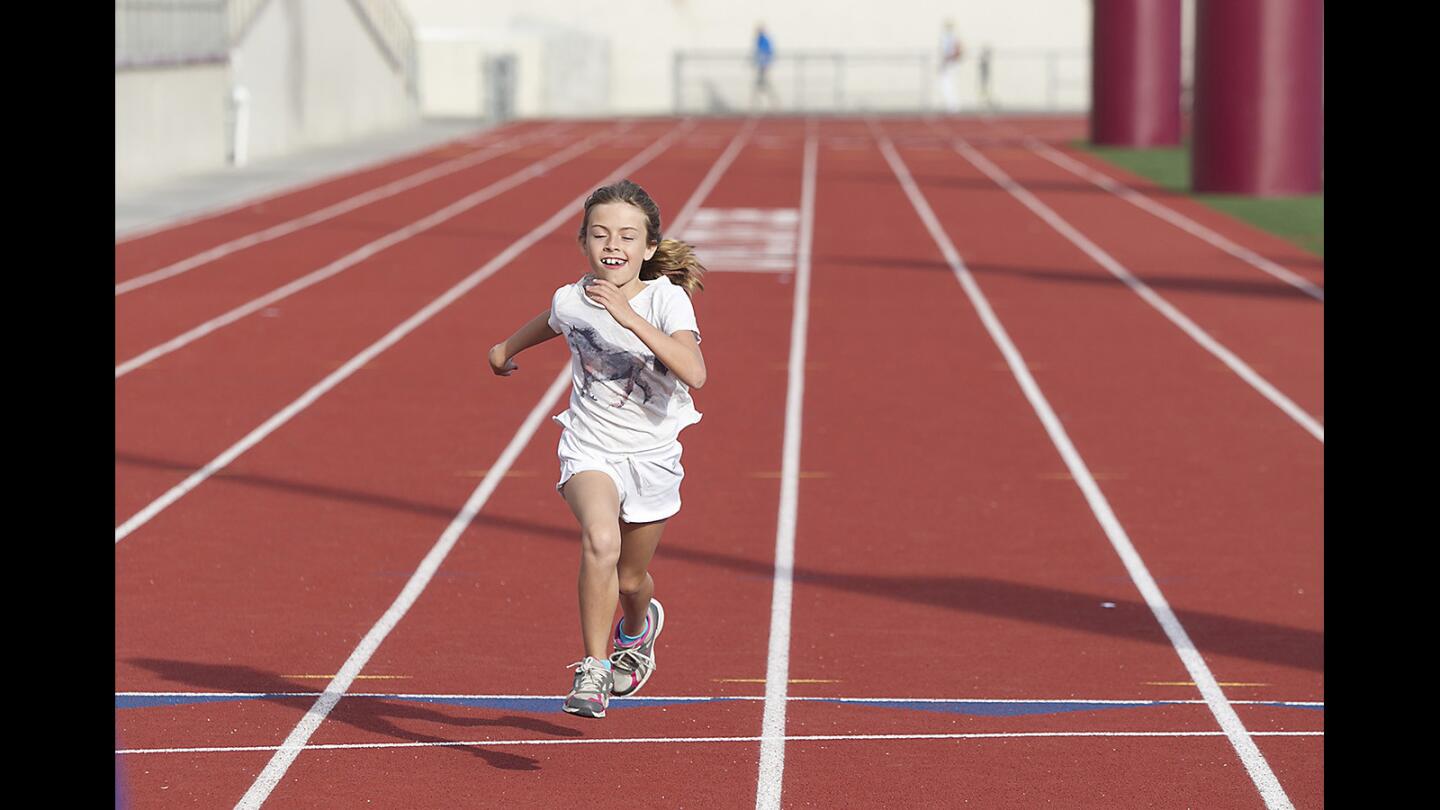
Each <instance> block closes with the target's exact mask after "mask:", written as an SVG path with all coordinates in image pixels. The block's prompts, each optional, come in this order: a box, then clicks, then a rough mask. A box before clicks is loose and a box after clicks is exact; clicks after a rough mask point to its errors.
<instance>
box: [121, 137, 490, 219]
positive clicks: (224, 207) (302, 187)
mask: <svg viewBox="0 0 1440 810" xmlns="http://www.w3.org/2000/svg"><path fill="white" fill-rule="evenodd" d="M515 128H516V127H508V128H507V127H498V128H496V129H491V130H487V131H485V132H480V133H475V134H470V135H458V136H456V137H454V138H451V139H450V140H448V141H443V142H441V143H437V144H433V145H430V146H422V147H418V148H416V149H415V150H414V151H411V152H405V153H403V154H399V155H387V156H385V157H381V158H379V159H377V160H372V161H370V162H368V163H363V164H361V165H358V166H353V167H349V168H346V169H344V170H343V171H342V172H341V175H342V176H349V175H355V174H361V173H364V172H368V171H373V170H375V169H378V168H380V167H381V166H387V165H389V164H391V163H398V162H400V161H404V160H413V159H414V158H417V157H422V156H424V155H428V154H430V153H432V152H440V151H443V150H446V149H453V148H454V147H456V146H468V147H471V148H475V149H479V148H482V147H484V146H489V145H491V144H489V143H485V141H487V140H493V141H499V140H502V139H504V138H508V137H510V136H511V135H512V134H513V133H512V132H511V131H510V130H513V129H515ZM334 179H335V175H325V176H323V177H316V178H314V179H310V180H304V181H301V182H299V183H296V184H295V185H292V186H286V187H284V188H281V189H276V190H271V191H266V192H264V193H261V194H258V195H256V196H254V197H247V198H245V199H243V200H239V201H237V202H227V203H221V204H219V205H217V206H215V207H214V208H206V209H202V210H199V211H195V212H193V213H190V214H185V215H183V216H180V217H176V218H175V219H167V220H165V221H164V222H159V223H156V224H154V225H146V226H141V227H139V228H136V229H134V230H128V231H126V232H125V233H122V234H116V236H115V244H116V245H123V244H125V243H126V242H133V241H135V240H137V239H143V238H145V237H147V236H154V235H155V234H157V233H160V232H162V231H168V230H170V229H171V228H183V227H185V226H186V225H193V224H195V223H196V222H200V221H202V220H206V219H213V218H215V217H220V216H224V215H225V214H230V213H233V212H235V211H238V210H240V209H241V208H248V207H250V206H252V205H258V204H260V203H263V202H268V201H270V200H278V199H280V198H281V197H286V196H289V195H291V194H296V193H299V192H301V191H306V190H308V189H312V188H315V187H316V186H319V185H321V184H323V183H328V182H330V181H331V180H334Z"/></svg>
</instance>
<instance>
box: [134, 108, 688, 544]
mask: <svg viewBox="0 0 1440 810" xmlns="http://www.w3.org/2000/svg"><path fill="white" fill-rule="evenodd" d="M692 126H694V121H693V120H691V119H686V120H685V121H684V122H683V123H682V124H680V126H678V127H676V128H674V129H672V130H670V132H669V133H667V134H666V135H664V136H663V137H661V138H660V139H658V140H657V141H655V143H653V144H651V145H650V146H649V148H647V149H645V150H644V151H642V152H641V153H640V154H638V155H636V156H635V157H633V158H631V159H630V160H629V161H628V162H626V163H625V164H624V165H622V166H621V167H620V168H619V169H617V170H615V171H614V172H612V173H611V174H610V175H607V176H606V178H605V179H603V180H601V181H600V182H599V183H597V184H596V185H604V184H605V183H606V182H609V180H610V178H612V177H623V176H624V175H625V174H626V173H628V172H632V171H634V170H635V169H637V168H639V167H640V166H643V165H645V164H646V163H648V162H649V161H650V160H651V159H652V158H653V157H655V155H657V154H659V153H660V152H661V151H663V150H664V149H666V148H668V147H669V146H670V143H671V142H672V141H674V140H675V139H676V138H678V137H679V136H680V135H681V134H682V133H684V132H685V131H686V130H688V129H689V128H690V127H692ZM584 202H585V196H584V195H581V196H580V197H578V198H576V199H575V200H572V201H571V202H568V203H566V204H565V205H564V206H563V207H562V208H561V209H560V210H559V211H557V212H556V213H555V214H554V215H552V216H551V217H550V219H548V220H546V221H545V222H544V223H542V224H541V225H539V226H538V227H536V228H535V229H534V230H532V231H530V232H529V233H528V234H526V235H525V236H523V237H521V238H520V239H519V240H518V241H516V242H514V243H512V244H511V245H510V246H509V247H507V248H506V249H505V250H503V251H501V252H500V253H499V254H498V255H496V256H495V258H493V259H491V260H490V261H488V262H486V263H485V265H484V266H483V267H481V268H480V269H478V270H476V271H475V272H473V273H471V274H470V275H469V276H466V277H465V278H464V279H463V280H461V281H460V282H459V283H458V284H456V285H455V286H453V287H451V288H450V289H449V290H446V291H445V292H444V293H442V294H441V295H440V296H439V297H438V298H436V299H435V300H433V301H431V302H430V303H429V304H426V305H425V306H424V307H422V308H421V309H420V311H419V312H416V313H415V314H414V315H411V316H410V317H409V318H407V319H406V320H405V322H404V323H402V324H400V325H399V326H397V327H395V328H394V329H392V330H391V331H390V332H389V333H388V334H386V335H385V336H384V337H382V338H380V339H379V340H377V341H375V342H374V343H372V344H370V345H369V346H368V347H366V348H365V349H364V350H362V351H361V352H360V353H359V354H357V355H355V356H354V357H352V358H350V360H349V361H348V362H346V363H345V365H343V366H341V367H340V368H338V369H336V370H335V371H333V372H331V373H330V374H329V375H328V376H326V377H325V379H323V380H321V381H320V382H318V383H316V384H315V385H314V386H313V387H311V388H310V390H308V391H306V392H305V393H304V394H301V395H300V397H299V398H298V399H296V400H295V401H294V402H291V403H290V404H289V405H287V406H285V407H284V408H283V409H282V410H281V411H280V412H279V413H276V414H275V415H274V416H272V417H270V418H269V419H267V420H265V422H264V424H262V425H260V426H259V427H257V428H255V429H254V430H252V431H250V433H248V434H247V435H246V436H245V437H244V438H243V439H241V440H240V441H238V442H236V443H235V444H233V445H231V446H230V447H229V449H227V450H225V452H223V453H221V454H220V455H218V456H216V457H215V458H214V459H213V460H211V461H210V462H209V463H208V464H206V465H205V466H204V467H201V468H200V469H198V470H196V471H195V472H193V473H191V474H190V476H189V477H187V478H186V479H185V480H184V481H181V482H180V483H179V484H176V485H175V486H174V487H171V488H170V490H169V491H168V492H166V493H165V494H164V495H161V496H160V497H159V498H156V499H155V500H154V501H152V502H151V503H150V504H149V505H148V506H146V507H145V508H144V509H141V510H140V511H139V512H137V513H135V514H134V515H133V516H131V517H130V518H129V519H128V520H126V521H125V522H124V523H122V524H121V525H120V526H118V527H116V529H115V542H116V543H119V542H120V541H121V540H123V539H125V538H126V537H127V536H129V534H130V533H131V532H133V531H135V530H136V529H138V528H140V527H141V526H143V525H145V524H146V523H148V522H149V521H150V519H151V518H153V517H155V516H156V515H158V514H159V513H160V512H161V511H163V510H164V509H165V508H166V507H168V506H170V504H172V503H174V502H175V501H177V500H179V499H180V498H181V497H183V496H184V495H185V494H186V493H188V492H190V490H192V489H194V488H196V487H198V486H200V484H202V483H204V482H205V480H206V479H207V478H209V477H210V476H212V475H214V474H215V473H216V472H217V471H219V470H221V469H223V468H224V467H225V466H226V465H228V464H230V462H232V461H234V460H235V459H236V458H238V457H239V456H240V455H241V454H242V453H244V452H245V451H247V450H249V449H250V448H251V447H254V446H255V445H257V444H259V443H260V442H261V440H263V439H264V438H265V437H266V436H269V435H270V434H271V433H273V432H275V431H276V430H277V429H278V428H279V427H280V426H281V425H283V424H285V423H286V422H288V421H290V419H291V418H292V417H294V416H295V415H296V414H298V413H300V412H301V411H303V410H305V409H306V408H308V407H310V405H311V403H313V402H315V400H317V399H319V398H320V397H322V396H324V395H325V393H326V392H328V391H329V390H330V389H331V388H334V387H335V386H337V385H339V384H340V383H341V382H342V381H343V380H345V379H346V378H347V377H349V376H350V375H351V374H354V373H355V371H356V370H358V369H359V368H360V367H362V366H364V365H365V364H366V363H368V362H370V361H371V360H372V359H374V358H375V357H376V356H377V355H379V354H380V353H381V352H383V351H385V350H386V349H388V348H390V347H391V346H393V345H395V344H396V343H397V342H399V341H400V339H401V338H403V337H405V336H406V335H408V334H410V332H412V331H414V330H415V329H416V328H418V327H419V326H420V325H421V324H423V323H425V322H426V321H428V320H430V319H431V318H432V317H434V316H435V315H436V314H437V313H439V312H440V311H441V310H443V309H445V308H446V307H448V306H450V305H451V304H453V303H455V302H456V301H458V300H459V299H460V297H461V296H463V295H465V294H466V293H468V292H469V291H470V290H472V289H474V287H475V286H476V285H477V284H479V283H480V282H482V281H484V280H485V279H487V278H489V277H490V276H491V275H492V274H493V273H495V271H497V270H499V269H500V268H502V267H504V266H505V265H507V264H509V263H510V261H511V260H513V259H514V258H515V257H516V256H519V255H520V254H521V253H523V252H525V251H526V250H528V249H529V248H530V247H531V246H532V245H534V244H535V243H536V242H538V241H540V240H541V239H542V238H544V237H545V236H546V235H548V234H549V233H550V232H551V231H553V230H555V229H556V228H558V227H559V226H560V224H561V223H562V222H564V221H565V219H566V218H567V217H570V216H573V215H574V209H575V207H576V206H578V205H582V204H583V203H584ZM487 479H488V476H487Z"/></svg>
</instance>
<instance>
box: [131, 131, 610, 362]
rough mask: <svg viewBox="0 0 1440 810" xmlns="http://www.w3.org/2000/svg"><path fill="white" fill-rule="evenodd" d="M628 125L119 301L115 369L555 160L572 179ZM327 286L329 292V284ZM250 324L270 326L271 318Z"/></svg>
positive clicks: (556, 144) (407, 194)
mask: <svg viewBox="0 0 1440 810" xmlns="http://www.w3.org/2000/svg"><path fill="white" fill-rule="evenodd" d="M623 126H624V125H623V124H619V125H614V126H602V125H597V126H595V127H593V128H590V129H589V130H588V131H584V132H581V133H578V134H577V135H576V136H575V137H573V138H567V137H560V138H556V139H554V140H551V139H541V140H537V141H536V142H535V143H532V144H529V145H526V146H521V147H519V148H516V149H513V150H511V151H508V152H504V153H501V154H497V155H496V156H495V157H493V158H491V159H490V160H487V161H485V162H482V163H479V164H476V165H473V166H469V167H467V168H465V169H462V170H460V171H457V172H454V173H452V174H449V175H446V176H443V177H439V178H436V179H434V180H432V181H430V182H429V183H425V184H423V185H420V186H418V187H415V188H410V189H407V190H405V191H402V192H400V193H398V194H395V195H394V196H391V197H388V198H384V199H380V200H375V201H373V202H370V203H369V204H367V205H363V206H361V207H359V208H357V209H355V210H351V211H348V212H345V213H343V214H340V215H339V216H336V217H334V218H332V219H329V220H327V221H324V222H320V223H317V224H315V225H312V226H310V227H307V228H303V229H301V230H299V231H295V232H292V233H289V234H286V235H284V236H281V237H278V238H276V239H272V240H270V241H267V242H262V243H259V244H256V245H253V246H251V247H248V248H246V249H244V250H240V251H237V252H234V253H231V254H229V255H227V256H223V257H221V258H218V259H216V260H214V261H211V262H208V263H206V264H204V265H202V266H199V267H196V268H194V269H193V270H190V271H188V272H186V273H184V274H181V275H179V276H176V277H173V278H170V279H166V280H165V281H164V282H162V283H157V284H154V285H151V286H148V287H142V288H140V289H137V290H135V291H133V292H131V293H128V294H126V295H124V296H121V297H120V298H117V299H116V302H115V318H116V339H115V358H116V362H117V365H121V364H127V365H128V363H130V362H131V361H133V360H134V359H135V358H137V357H139V356H141V355H143V354H144V353H145V352H147V351H150V350H152V349H154V348H156V347H157V346H161V345H163V344H165V343H166V342H167V341H170V340H172V339H174V338H176V337H177V336H180V335H183V334H186V333H188V332H190V331H191V330H193V329H195V328H196V327H198V326H200V325H201V324H204V323H207V322H209V321H211V320H212V319H216V318H219V317H221V316H223V315H226V314H227V313H230V312H231V311H233V310H235V309H237V308H240V307H242V306H245V305H247V304H250V303H251V302H252V301H255V300H256V299H259V298H261V297H263V296H266V295H268V294H270V293H272V291H275V290H277V289H280V288H283V287H285V286H286V285H289V284H291V283H294V282H296V281H297V280H300V279H302V278H305V277H307V276H309V275H311V274H312V273H314V272H316V271H318V270H320V269H321V268H325V267H327V266H330V265H332V263H342V264H353V263H354V261H355V259H356V257H357V255H359V254H362V252H363V251H364V250H365V249H366V248H367V247H368V246H371V245H374V244H376V243H380V244H381V245H383V244H385V243H386V242H387V240H389V239H390V238H391V235H392V234H395V233H397V232H399V231H401V230H402V229H406V228H408V227H412V226H414V225H415V223H417V222H422V221H423V220H425V219H426V218H427V217H429V216H430V215H432V214H434V213H436V212H439V211H442V210H443V209H446V208H447V207H449V206H452V205H454V204H456V203H458V202H460V201H461V200H463V199H465V198H467V197H469V196H471V195H475V194H478V193H480V192H481V191H482V190H483V189H486V188H488V187H491V186H492V185H494V186H495V187H496V191H498V192H499V193H498V196H496V197H493V198H492V199H502V200H503V199H506V198H513V196H514V195H515V194H516V192H517V191H518V188H516V187H514V184H515V182H516V181H515V180H514V179H509V178H514V177H516V176H518V177H521V178H523V177H524V176H525V174H524V173H525V172H527V171H535V167H536V166H537V164H542V165H551V164H552V163H553V162H556V161H563V162H561V163H559V165H558V166H556V167H554V168H552V170H551V171H564V170H565V169H566V168H567V167H569V165H570V164H573V163H574V161H575V160H579V159H584V158H585V156H586V155H587V154H593V150H594V149H595V148H599V147H601V146H603V145H604V144H606V143H611V142H613V141H614V140H615V137H616V136H617V134H619V133H621V128H622V127H623ZM621 137H623V135H621ZM582 144H588V145H589V147H590V148H589V149H587V148H586V147H585V146H584V145H582ZM545 180H548V178H546V177H544V176H543V175H542V176H540V177H533V178H531V179H530V180H522V181H521V185H528V184H530V183H536V182H543V181H545ZM482 205H483V203H482ZM471 210H472V211H473V209H471ZM466 213H470V212H468V211H467V212H465V213H461V214H460V215H459V216H456V217H453V218H451V219H448V220H446V221H444V222H440V223H438V224H436V225H434V226H432V228H431V229H429V230H427V231H425V232H423V233H439V234H450V235H464V234H465V229H466V228H467V225H466V224H465V223H466V222H467V221H468V220H466V219H465V214H466ZM468 227H470V228H474V227H475V226H474V225H469V226H468ZM423 233H422V234H421V235H423ZM482 233H483V231H482ZM411 238H415V237H413V236H412V237H411ZM393 249H394V248H393V247H391V248H389V249H382V250H381V253H380V254H379V255H380V256H382V257H383V256H384V255H385V253H387V252H388V250H393ZM345 272H349V271H348V270H345V269H342V270H341V274H342V275H343V274H344V273H345ZM320 283H322V284H324V283H329V280H326V281H322V282H320ZM285 305H286V301H285V300H279V301H275V302H273V303H272V304H271V305H270V306H271V309H282V308H283V307H284V306H285ZM245 317H246V318H254V317H263V314H262V313H256V314H251V315H247V316H245ZM221 328H228V327H221ZM201 339H204V338H201ZM151 362H153V361H151ZM119 373H121V372H120V371H118V370H117V374H119Z"/></svg>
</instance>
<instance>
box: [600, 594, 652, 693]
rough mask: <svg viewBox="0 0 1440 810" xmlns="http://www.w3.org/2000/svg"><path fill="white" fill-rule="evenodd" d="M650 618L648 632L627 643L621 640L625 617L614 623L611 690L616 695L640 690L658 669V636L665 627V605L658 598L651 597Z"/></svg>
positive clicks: (611, 654) (648, 617)
mask: <svg viewBox="0 0 1440 810" xmlns="http://www.w3.org/2000/svg"><path fill="white" fill-rule="evenodd" d="M647 621H648V624H649V627H647V628H646V629H645V635H643V636H641V637H640V640H639V641H637V642H635V643H634V644H631V645H630V646H628V647H627V646H624V645H622V644H621V643H620V628H621V626H623V625H624V624H625V620H624V619H621V620H620V623H619V624H617V625H615V652H613V653H610V665H611V666H612V667H614V673H613V674H614V680H615V687H614V690H613V691H612V692H611V694H613V695H615V696H616V697H625V696H626V695H633V694H635V693H636V692H639V691H640V687H642V686H644V685H645V682H646V681H648V680H650V676H651V675H652V674H654V672H655V639H657V638H659V637H660V631H661V630H663V629H664V628H665V608H663V607H661V606H660V600H659V599H651V600H650V611H649V613H648V615H647Z"/></svg>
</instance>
